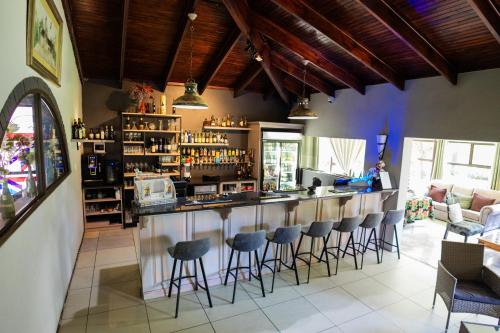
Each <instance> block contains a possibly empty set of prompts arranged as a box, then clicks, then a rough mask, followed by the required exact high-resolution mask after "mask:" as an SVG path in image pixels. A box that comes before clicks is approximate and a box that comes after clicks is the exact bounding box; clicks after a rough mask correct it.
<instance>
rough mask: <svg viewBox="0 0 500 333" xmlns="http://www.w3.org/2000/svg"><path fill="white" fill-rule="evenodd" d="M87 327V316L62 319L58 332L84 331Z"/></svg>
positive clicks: (78, 332)
mask: <svg viewBox="0 0 500 333" xmlns="http://www.w3.org/2000/svg"><path fill="white" fill-rule="evenodd" d="M86 329H87V316H85V317H78V318H72V319H63V320H61V322H60V323H59V330H58V331H57V332H58V333H85V331H86Z"/></svg>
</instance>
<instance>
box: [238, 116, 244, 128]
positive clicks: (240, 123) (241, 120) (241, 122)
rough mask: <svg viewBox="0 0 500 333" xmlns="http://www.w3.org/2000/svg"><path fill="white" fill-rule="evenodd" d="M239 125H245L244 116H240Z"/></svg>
mask: <svg viewBox="0 0 500 333" xmlns="http://www.w3.org/2000/svg"><path fill="white" fill-rule="evenodd" d="M238 126H240V127H243V126H244V121H243V117H240V122H239V123H238Z"/></svg>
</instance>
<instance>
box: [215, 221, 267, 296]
mask: <svg viewBox="0 0 500 333" xmlns="http://www.w3.org/2000/svg"><path fill="white" fill-rule="evenodd" d="M265 238H266V232H265V231H264V230H259V231H256V232H245V233H239V234H236V236H234V238H229V239H227V240H226V244H227V245H228V246H229V247H230V248H231V255H230V256H229V262H228V264H227V270H226V278H225V279H224V285H225V286H227V279H228V277H229V274H231V276H232V277H234V286H233V300H232V302H231V303H233V304H234V299H235V296H236V284H237V282H238V270H240V269H248V280H252V276H253V277H254V278H256V279H257V280H259V281H260V288H261V290H262V297H266V293H265V291H264V282H263V281H262V274H261V270H260V268H261V265H260V263H259V255H258V254H257V250H258V249H259V248H260V247H262V245H264V241H265ZM234 251H237V252H238V257H237V261H236V267H233V268H231V262H232V261H233V255H234ZM241 252H248V266H240V255H241ZM251 252H253V253H254V255H255V262H256V266H257V272H258V274H257V275H255V274H254V273H253V272H252V264H251V260H252V257H251V255H250V253H251ZM233 271H235V272H233Z"/></svg>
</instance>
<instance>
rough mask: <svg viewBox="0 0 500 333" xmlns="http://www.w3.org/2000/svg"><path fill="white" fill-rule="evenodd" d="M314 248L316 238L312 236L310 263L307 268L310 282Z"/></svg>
mask: <svg viewBox="0 0 500 333" xmlns="http://www.w3.org/2000/svg"><path fill="white" fill-rule="evenodd" d="M313 248H314V238H311V250H310V252H309V263H308V265H307V266H308V268H307V283H309V276H310V275H311V263H312V252H313Z"/></svg>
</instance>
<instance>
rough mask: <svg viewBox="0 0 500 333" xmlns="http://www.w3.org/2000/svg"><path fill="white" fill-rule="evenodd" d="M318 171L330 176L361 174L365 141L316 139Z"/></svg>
mask: <svg viewBox="0 0 500 333" xmlns="http://www.w3.org/2000/svg"><path fill="white" fill-rule="evenodd" d="M318 139H319V142H318V146H319V147H318V169H319V170H321V171H324V172H327V173H330V174H339V175H350V176H359V175H362V174H363V170H364V163H365V147H366V141H365V140H359V139H343V138H326V137H320V138H318Z"/></svg>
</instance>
